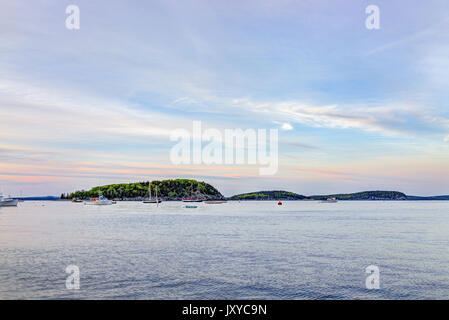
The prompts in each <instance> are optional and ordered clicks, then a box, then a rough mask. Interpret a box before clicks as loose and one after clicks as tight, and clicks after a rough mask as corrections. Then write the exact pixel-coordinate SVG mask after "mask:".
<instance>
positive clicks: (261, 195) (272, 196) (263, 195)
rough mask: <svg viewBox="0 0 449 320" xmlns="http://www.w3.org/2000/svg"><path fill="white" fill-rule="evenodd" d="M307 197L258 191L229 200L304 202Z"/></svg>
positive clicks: (280, 192)
mask: <svg viewBox="0 0 449 320" xmlns="http://www.w3.org/2000/svg"><path fill="white" fill-rule="evenodd" d="M306 198H307V197H305V196H303V195H300V194H296V193H293V192H288V191H257V192H250V193H242V194H237V195H235V196H232V197H230V198H228V199H229V200H278V199H280V200H304V199H306Z"/></svg>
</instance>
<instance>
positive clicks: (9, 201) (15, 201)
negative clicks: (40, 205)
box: [0, 199, 19, 207]
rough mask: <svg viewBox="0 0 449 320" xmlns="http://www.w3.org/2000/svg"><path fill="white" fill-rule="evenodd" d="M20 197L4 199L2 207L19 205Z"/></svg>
mask: <svg viewBox="0 0 449 320" xmlns="http://www.w3.org/2000/svg"><path fill="white" fill-rule="evenodd" d="M18 203H19V200H18V199H3V200H1V201H0V207H17V204H18Z"/></svg>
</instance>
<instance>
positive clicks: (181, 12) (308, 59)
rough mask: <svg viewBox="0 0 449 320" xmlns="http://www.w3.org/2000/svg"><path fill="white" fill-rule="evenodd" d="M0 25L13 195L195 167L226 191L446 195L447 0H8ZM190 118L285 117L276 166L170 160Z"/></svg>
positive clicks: (1, 145)
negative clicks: (375, 18)
mask: <svg viewBox="0 0 449 320" xmlns="http://www.w3.org/2000/svg"><path fill="white" fill-rule="evenodd" d="M69 4H75V5H78V6H79V8H80V13H81V16H80V18H81V24H80V26H81V28H80V30H76V31H70V30H67V29H66V28H65V19H66V16H67V15H66V14H65V8H66V6H67V5H69ZM370 4H375V5H377V6H379V8H380V19H381V20H380V27H381V28H380V30H367V29H366V28H365V19H366V17H367V15H366V14H365V8H366V6H368V5H370ZM0 39H1V41H0V133H1V136H2V141H0V166H1V168H0V185H1V187H2V189H3V192H5V193H12V194H18V193H20V191H21V190H22V191H23V193H24V194H33V195H34V194H58V193H61V192H67V191H72V190H73V189H78V188H88V187H90V186H92V185H97V184H99V183H101V184H106V183H112V182H126V181H141V180H147V179H156V178H174V177H192V178H199V179H204V180H205V181H207V182H210V183H212V184H214V185H215V186H217V187H218V188H219V189H220V190H222V191H223V193H225V194H226V195H230V194H233V193H236V192H244V191H251V190H254V189H273V188H274V189H288V190H291V191H294V192H298V193H302V194H316V193H332V192H351V191H360V190H368V189H391V190H400V191H404V192H407V193H409V194H449V168H448V164H449V162H448V161H449V153H448V152H449V81H448V80H449V79H448V78H449V76H448V75H449V41H448V40H449V3H448V2H447V1H443V0H441V1H435V0H434V1H426V2H423V1H407V2H405V1H397V0H396V1H395V0H389V1H347V0H345V1H343V0H341V1H340V0H337V1H335V0H334V1H330V0H329V1H321V0H314V1H312V0H310V1H305V0H303V1H279V0H278V1H182V2H180V1H113V2H112V3H111V2H107V1H56V0H55V1H51V0H47V1H33V2H30V1H4V0H2V1H0ZM194 120H201V121H202V122H203V123H204V124H205V126H207V127H213V128H218V129H224V128H243V129H245V128H267V129H270V128H280V127H281V126H282V124H285V123H288V124H289V125H290V126H291V127H292V130H281V131H280V170H279V173H278V174H277V175H276V176H273V177H260V176H258V175H257V174H256V172H257V170H254V168H248V167H246V166H239V167H238V166H236V167H219V166H218V167H213V168H207V167H202V168H201V167H199V168H197V167H188V166H185V167H177V166H174V165H172V164H171V163H170V161H169V150H170V148H171V146H172V145H173V143H172V142H170V141H169V139H168V136H169V134H170V132H171V130H173V129H176V128H190V127H191V124H192V121H194Z"/></svg>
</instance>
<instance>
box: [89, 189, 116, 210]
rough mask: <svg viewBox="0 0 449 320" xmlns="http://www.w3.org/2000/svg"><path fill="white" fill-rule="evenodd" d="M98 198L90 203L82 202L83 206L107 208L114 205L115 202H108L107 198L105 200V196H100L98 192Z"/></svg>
mask: <svg viewBox="0 0 449 320" xmlns="http://www.w3.org/2000/svg"><path fill="white" fill-rule="evenodd" d="M99 195H100V196H99V197H98V198H95V199H93V200H91V201H84V204H86V205H97V206H107V205H111V204H114V203H115V201H112V200H109V199H108V198H106V197H105V196H103V195H102V194H101V191H100V192H99Z"/></svg>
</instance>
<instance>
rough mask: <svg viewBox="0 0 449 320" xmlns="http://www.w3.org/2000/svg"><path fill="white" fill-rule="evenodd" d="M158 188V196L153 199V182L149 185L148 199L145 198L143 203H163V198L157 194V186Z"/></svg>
mask: <svg viewBox="0 0 449 320" xmlns="http://www.w3.org/2000/svg"><path fill="white" fill-rule="evenodd" d="M154 188H155V189H156V198H155V199H153V197H152V196H151V184H149V185H148V195H149V197H148V200H143V201H142V202H143V203H161V202H162V200H160V199H159V198H158V196H157V186H155V187H154Z"/></svg>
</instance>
